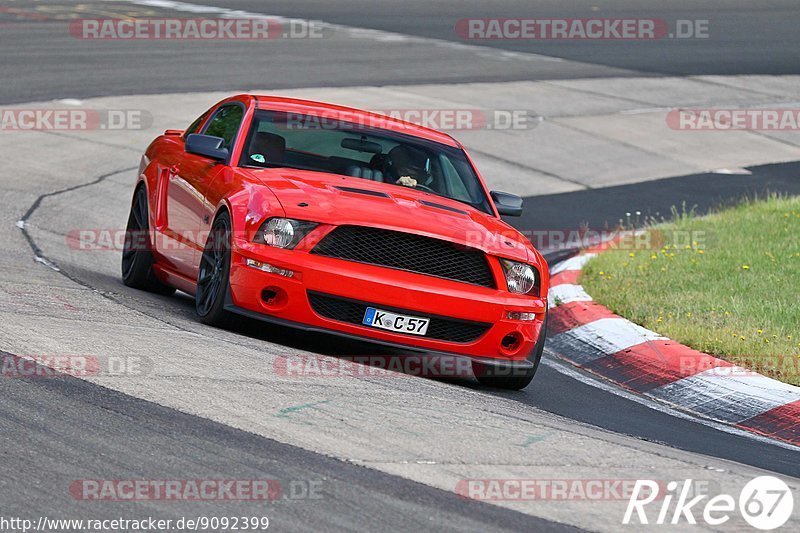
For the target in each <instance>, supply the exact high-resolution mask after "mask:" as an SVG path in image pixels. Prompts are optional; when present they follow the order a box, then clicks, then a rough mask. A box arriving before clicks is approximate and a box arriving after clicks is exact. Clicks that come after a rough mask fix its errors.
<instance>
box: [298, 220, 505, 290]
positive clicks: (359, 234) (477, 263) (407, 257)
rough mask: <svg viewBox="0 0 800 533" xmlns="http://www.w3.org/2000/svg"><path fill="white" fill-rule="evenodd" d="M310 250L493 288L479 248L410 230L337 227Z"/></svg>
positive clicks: (489, 270)
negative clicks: (414, 232)
mask: <svg viewBox="0 0 800 533" xmlns="http://www.w3.org/2000/svg"><path fill="white" fill-rule="evenodd" d="M311 253H313V254H318V255H325V256H328V257H336V258H339V259H346V260H348V261H358V262H359V263H369V264H372V265H379V266H385V267H389V268H396V269H399V270H408V271H410V272H417V273H419V274H426V275H428V276H437V277H440V278H446V279H451V280H455V281H463V282H465V283H472V284H475V285H482V286H484V287H492V288H494V287H495V283H494V277H493V276H492V270H491V268H489V263H488V261H487V260H486V256H485V255H484V253H483V252H481V251H480V250H476V249H475V248H469V247H466V246H458V245H456V244H453V243H450V242H447V241H443V240H440V239H431V238H430V237H422V236H420V235H414V234H412V233H402V232H399V231H390V230H385V229H379V228H368V227H364V226H339V227H338V228H336V229H334V230H333V231H331V232H330V233H329V234H328V235H326V236H325V238H324V239H322V241H320V243H319V244H317V245H316V246H315V247H314V249H313V250H312V251H311Z"/></svg>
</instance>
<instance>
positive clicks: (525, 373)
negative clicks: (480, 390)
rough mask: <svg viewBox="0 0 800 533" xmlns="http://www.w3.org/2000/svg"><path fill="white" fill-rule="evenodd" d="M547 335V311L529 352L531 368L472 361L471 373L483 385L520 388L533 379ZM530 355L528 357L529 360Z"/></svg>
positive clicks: (496, 387) (510, 388)
mask: <svg viewBox="0 0 800 533" xmlns="http://www.w3.org/2000/svg"><path fill="white" fill-rule="evenodd" d="M546 337H547V313H546V312H545V315H544V322H542V331H541V333H539V338H538V339H537V340H536V346H534V348H533V351H532V352H531V357H532V358H533V368H530V369H527V370H520V369H515V368H513V367H510V366H503V365H499V366H498V365H486V364H483V363H478V362H473V363H472V373H473V374H475V378H476V379H477V380H478V383H480V384H481V385H483V386H484V387H491V388H493V389H506V390H522V389H524V388H525V387H527V386H528V385H530V383H531V381H533V377H534V376H535V375H536V371H537V370H538V369H539V362H540V361H541V360H542V354H543V353H544V342H545V338H546ZM531 357H529V358H528V359H529V360H530V359H531Z"/></svg>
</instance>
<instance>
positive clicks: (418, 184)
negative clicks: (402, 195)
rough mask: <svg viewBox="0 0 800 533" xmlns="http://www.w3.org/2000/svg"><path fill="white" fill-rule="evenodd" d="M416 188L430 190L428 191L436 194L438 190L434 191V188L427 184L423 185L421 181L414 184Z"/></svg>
mask: <svg viewBox="0 0 800 533" xmlns="http://www.w3.org/2000/svg"><path fill="white" fill-rule="evenodd" d="M414 188H415V189H422V190H424V191H428V192H432V193H433V194H436V191H434V190H433V189H431V188H430V187H428V186H427V185H423V184H421V183H417V184H416V185H414Z"/></svg>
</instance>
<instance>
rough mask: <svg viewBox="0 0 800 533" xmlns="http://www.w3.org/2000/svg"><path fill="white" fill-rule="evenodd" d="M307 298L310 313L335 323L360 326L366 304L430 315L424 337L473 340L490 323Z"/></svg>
mask: <svg viewBox="0 0 800 533" xmlns="http://www.w3.org/2000/svg"><path fill="white" fill-rule="evenodd" d="M308 301H309V302H311V308H312V309H314V312H315V313H317V314H318V315H321V316H323V317H325V318H330V319H331V320H338V321H339V322H348V323H350V324H359V325H361V322H362V320H364V314H365V313H366V312H367V307H377V308H379V309H382V310H384V311H392V312H395V313H400V314H404V315H411V316H421V317H426V318H430V320H431V321H430V323H429V324H428V331H427V333H426V334H425V335H424V337H425V338H429V339H438V340H442V341H449V342H460V343H467V342H474V341H476V340H478V339H479V338H480V337H481V336H482V335H483V334H484V333H486V331H488V329H489V328H490V327H491V326H492V325H491V324H485V323H481V322H467V321H464V320H456V319H453V318H444V317H431V316H430V315H426V314H425V313H421V312H419V311H407V310H403V309H394V308H391V307H387V306H385V305H373V304H368V303H365V302H359V301H356V300H350V299H346V298H339V297H337V296H330V295H327V294H322V293H319V292H311V291H309V292H308ZM365 327H368V326H365ZM406 335H408V336H410V337H414V336H415V335H411V334H406Z"/></svg>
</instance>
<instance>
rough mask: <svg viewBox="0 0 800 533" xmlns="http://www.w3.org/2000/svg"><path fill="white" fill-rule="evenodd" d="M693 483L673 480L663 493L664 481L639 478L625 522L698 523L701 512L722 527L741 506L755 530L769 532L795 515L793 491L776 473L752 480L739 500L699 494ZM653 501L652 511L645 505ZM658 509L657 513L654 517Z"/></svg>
mask: <svg viewBox="0 0 800 533" xmlns="http://www.w3.org/2000/svg"><path fill="white" fill-rule="evenodd" d="M692 484H693V481H692V480H691V479H687V480H685V481H684V482H683V485H681V486H680V487H679V484H678V482H676V481H670V482H669V483H667V485H666V491H665V493H661V491H660V488H662V487H663V484H661V483H657V482H656V481H652V480H649V479H644V480H642V479H639V480H637V481H636V485H635V486H634V488H633V493H632V494H631V497H630V499H629V500H628V507H627V509H626V510H625V516H624V517H623V518H622V523H623V524H637V521H638V524H658V525H663V524H679V523H681V521H684V520H685V522H686V523H688V524H696V523H697V516H695V515H696V514H697V515H699V516H700V517H702V520H703V521H704V522H705V523H706V524H708V525H711V526H720V525H722V524H724V523H726V522H728V521H729V520H730V519H731V517H732V516H735V513H736V511H737V507H738V512H739V513H740V514H741V515H742V518H744V520H745V522H747V523H748V524H749V525H750V526H752V527H754V528H755V529H760V530H762V531H768V530H772V529H776V528H779V527H781V526H782V525H783V524H785V523H786V521H787V520H789V517H791V516H792V510H793V508H794V498H793V496H792V491H791V490H790V489H789V486H788V485H786V483H784V482H783V481H782V480H780V479H778V478H776V477H774V476H760V477H757V478H755V479H753V480H751V481H749V482H748V483H747V484H746V485H745V486H744V488H743V489H742V491H741V492H740V493H739V499H738V501H737V500H736V499H735V498H734V497H733V496H731V495H729V494H718V495H716V496H713V497H709V495H708V494H700V495H696V494H697V492H695V491H694V490H693V487H692ZM706 499H707V500H706ZM653 502H657V503H656V505H654V506H653V507H652V508H650V509H649V511H650V514H648V509H645V508H646V507H647V506H648V505H649V504H651V503H653ZM673 502H674V506H673ZM737 504H738V505H737ZM655 511H657V516H653V514H654V512H655ZM634 515H635V518H634Z"/></svg>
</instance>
